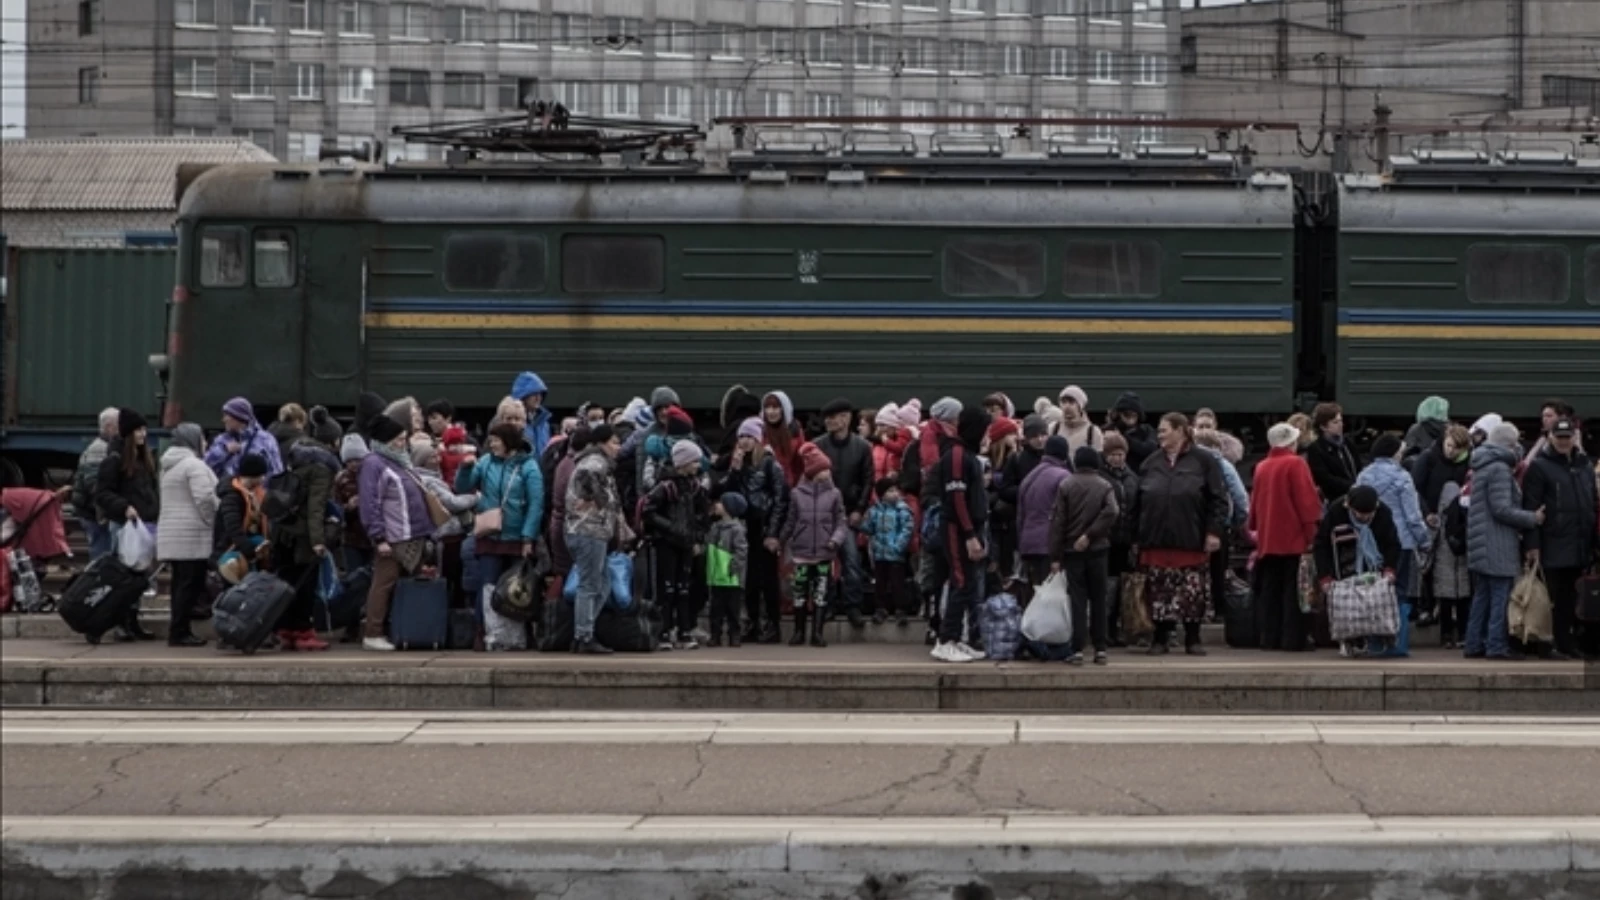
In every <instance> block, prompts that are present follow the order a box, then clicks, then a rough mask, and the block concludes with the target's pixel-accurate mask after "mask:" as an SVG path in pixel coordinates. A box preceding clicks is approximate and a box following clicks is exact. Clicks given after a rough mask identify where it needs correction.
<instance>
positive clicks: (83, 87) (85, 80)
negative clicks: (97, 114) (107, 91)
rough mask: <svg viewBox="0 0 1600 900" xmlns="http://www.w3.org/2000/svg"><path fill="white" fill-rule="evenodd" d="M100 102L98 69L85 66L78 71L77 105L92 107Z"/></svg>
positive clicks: (97, 67)
mask: <svg viewBox="0 0 1600 900" xmlns="http://www.w3.org/2000/svg"><path fill="white" fill-rule="evenodd" d="M98 102H100V67H99V66H87V67H85V68H82V69H79V70H78V103H79V104H80V105H82V106H93V105H94V104H96V103H98Z"/></svg>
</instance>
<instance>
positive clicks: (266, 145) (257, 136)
mask: <svg viewBox="0 0 1600 900" xmlns="http://www.w3.org/2000/svg"><path fill="white" fill-rule="evenodd" d="M233 136H234V137H241V138H244V139H245V140H247V141H249V142H250V143H252V144H255V145H256V146H257V147H260V148H261V149H263V150H265V151H267V152H268V153H272V154H277V152H278V148H277V147H276V146H275V145H276V144H277V141H276V140H275V138H276V137H277V134H275V133H274V132H273V130H272V129H271V128H235V129H234V130H233Z"/></svg>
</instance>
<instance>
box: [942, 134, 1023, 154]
mask: <svg viewBox="0 0 1600 900" xmlns="http://www.w3.org/2000/svg"><path fill="white" fill-rule="evenodd" d="M928 155H929V156H942V157H960V158H963V159H999V158H1000V157H1001V156H1004V155H1005V143H1004V142H1003V141H1002V140H1001V139H1000V135H998V134H991V133H986V132H982V131H942V132H938V133H936V134H934V135H933V149H932V150H930V151H929V153H928Z"/></svg>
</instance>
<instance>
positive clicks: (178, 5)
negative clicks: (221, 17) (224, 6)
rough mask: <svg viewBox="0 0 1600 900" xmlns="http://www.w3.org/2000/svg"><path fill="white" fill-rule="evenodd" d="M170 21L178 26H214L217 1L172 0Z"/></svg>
mask: <svg viewBox="0 0 1600 900" xmlns="http://www.w3.org/2000/svg"><path fill="white" fill-rule="evenodd" d="M172 20H173V21H174V22H176V23H178V24H179V25H216V24H217V0H174V2H173V5H172Z"/></svg>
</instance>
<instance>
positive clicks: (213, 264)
mask: <svg viewBox="0 0 1600 900" xmlns="http://www.w3.org/2000/svg"><path fill="white" fill-rule="evenodd" d="M200 286H201V287H243V286H244V232H243V231H240V230H239V229H237V228H207V229H205V230H203V231H201V232H200Z"/></svg>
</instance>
